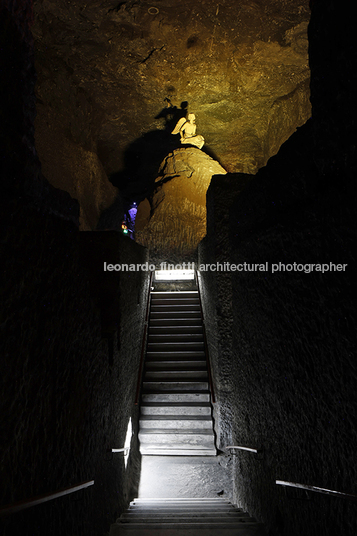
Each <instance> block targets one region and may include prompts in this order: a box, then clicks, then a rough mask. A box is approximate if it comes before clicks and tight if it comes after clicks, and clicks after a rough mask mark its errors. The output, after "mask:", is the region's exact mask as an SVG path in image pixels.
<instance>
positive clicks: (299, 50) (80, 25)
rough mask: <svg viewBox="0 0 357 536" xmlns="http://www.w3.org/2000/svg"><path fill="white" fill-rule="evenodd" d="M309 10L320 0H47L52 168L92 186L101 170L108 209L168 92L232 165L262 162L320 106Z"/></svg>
mask: <svg viewBox="0 0 357 536" xmlns="http://www.w3.org/2000/svg"><path fill="white" fill-rule="evenodd" d="M309 17H310V10H309V6H308V0H256V1H252V0H221V1H220V2H216V1H214V2H212V1H210V0H156V1H150V2H147V1H141V0H137V1H135V0H128V1H126V2H124V1H122V2H117V1H114V0H89V1H85V0H68V1H67V0H35V24H34V26H33V34H34V38H35V48H36V69H37V74H38V83H37V88H36V92H37V97H38V104H37V113H38V117H37V120H36V144H37V149H38V153H39V156H40V159H41V161H42V165H43V172H44V175H45V176H46V177H47V178H48V180H50V182H52V183H53V184H54V185H55V186H60V187H61V186H62V187H63V188H65V189H67V190H70V191H71V193H72V195H73V196H74V197H77V198H80V197H81V195H82V197H83V195H84V194H83V190H84V189H85V187H86V186H83V181H86V180H87V182H88V178H87V179H86V178H85V177H87V176H88V174H89V172H90V173H91V176H92V178H91V181H92V182H93V183H96V184H97V185H98V184H99V183H100V184H101V186H100V187H99V190H100V191H99V190H98V192H97V205H98V207H97V208H98V210H100V206H105V204H106V203H107V204H108V203H109V199H110V198H112V196H113V192H112V191H109V190H110V189H109V190H108V188H107V185H106V175H107V176H109V175H110V174H111V173H113V172H117V171H120V169H122V167H123V155H124V151H125V149H126V148H127V147H128V146H129V145H130V144H131V143H132V142H133V141H135V140H137V139H138V138H139V137H140V136H141V135H143V134H145V133H147V132H149V131H152V130H157V129H162V128H163V127H164V122H163V119H155V116H157V115H158V113H159V112H160V110H162V108H163V106H164V98H165V97H170V99H171V101H172V103H173V104H174V105H176V106H180V103H181V102H182V101H188V109H189V111H192V112H194V113H195V114H196V122H197V133H198V134H202V135H203V136H204V137H205V140H206V144H207V146H208V147H209V149H210V150H211V151H212V152H213V153H214V154H215V155H217V158H218V159H219V161H220V163H221V164H222V165H223V166H224V168H225V169H226V170H227V171H239V172H246V173H255V172H256V171H257V169H258V168H259V167H261V166H263V165H264V164H265V163H266V162H267V160H268V158H269V157H270V156H272V155H273V154H275V153H276V152H277V150H278V149H279V147H280V145H281V144H282V143H283V142H284V141H285V140H286V139H287V138H288V137H289V136H290V135H291V134H292V133H293V132H294V130H295V129H296V127H297V126H299V125H302V124H303V123H304V122H305V121H306V120H307V119H308V117H309V116H310V101H309V75H310V73H309V67H308V41H307V25H308V21H309ZM76 155H77V156H76ZM66 166H67V168H66ZM84 168H85V170H84ZM103 168H104V169H103ZM68 173H72V174H73V176H75V175H76V174H77V179H75V182H76V181H77V182H76V185H75V186H73V184H72V185H70V184H69V182H70V180H71V179H70V178H68V177H67V175H68ZM81 173H82V174H83V178H82V179H78V177H80V176H81ZM60 175H61V176H62V178H61V177H60ZM64 175H66V177H67V178H66V179H63V176H64ZM98 177H99V178H98ZM66 181H67V182H66ZM72 182H73V181H72ZM103 189H104V190H106V194H105V195H107V200H106V201H105V199H104V198H103V196H104V197H105V195H104V194H103ZM103 199H104V200H103ZM88 210H90V209H89V208H88ZM93 218H94V219H95V216H93V217H92V219H93ZM88 219H89V220H90V219H91V216H90V215H89V216H88V217H87V220H88Z"/></svg>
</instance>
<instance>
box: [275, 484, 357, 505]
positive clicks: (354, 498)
mask: <svg viewBox="0 0 357 536" xmlns="http://www.w3.org/2000/svg"><path fill="white" fill-rule="evenodd" d="M275 483H276V484H277V485H279V486H287V487H290V488H298V489H305V490H307V491H314V492H316V493H323V494H325V495H330V496H331V495H332V496H333V497H341V498H342V499H348V500H350V501H353V502H357V495H352V494H351V493H342V492H341V491H334V490H332V489H326V488H319V487H317V486H310V485H307V484H298V483H297V482H287V481H285V480H276V481H275Z"/></svg>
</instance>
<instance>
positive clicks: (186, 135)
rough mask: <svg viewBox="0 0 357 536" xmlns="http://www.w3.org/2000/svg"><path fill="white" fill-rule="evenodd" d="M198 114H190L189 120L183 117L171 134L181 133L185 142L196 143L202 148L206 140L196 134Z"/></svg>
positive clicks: (196, 145) (182, 140)
mask: <svg viewBox="0 0 357 536" xmlns="http://www.w3.org/2000/svg"><path fill="white" fill-rule="evenodd" d="M195 119H196V116H195V114H188V116H187V120H186V119H185V118H184V117H182V118H181V119H180V120H179V121H178V122H177V125H176V126H175V128H174V130H173V131H172V132H171V134H180V141H181V143H183V144H189V145H195V147H198V149H202V147H203V145H204V143H205V140H204V137H203V136H200V135H196V128H197V126H196V123H195Z"/></svg>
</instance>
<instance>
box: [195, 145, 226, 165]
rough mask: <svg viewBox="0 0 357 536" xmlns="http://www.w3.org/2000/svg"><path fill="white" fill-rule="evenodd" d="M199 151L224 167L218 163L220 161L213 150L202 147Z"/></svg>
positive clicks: (205, 146) (206, 146)
mask: <svg viewBox="0 0 357 536" xmlns="http://www.w3.org/2000/svg"><path fill="white" fill-rule="evenodd" d="M201 151H202V152H203V153H206V155H207V156H210V157H211V158H213V160H216V161H217V162H218V163H219V164H220V165H221V166H222V167H224V166H223V165H222V163H221V161H220V159H219V158H218V156H217V155H216V153H215V152H214V151H213V149H211V148H210V147H209V146H208V145H204V146H203V147H202V149H201Z"/></svg>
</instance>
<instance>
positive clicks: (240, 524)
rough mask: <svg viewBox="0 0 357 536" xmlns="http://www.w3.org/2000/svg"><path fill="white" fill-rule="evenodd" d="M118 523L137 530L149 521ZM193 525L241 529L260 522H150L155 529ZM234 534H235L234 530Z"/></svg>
mask: <svg viewBox="0 0 357 536" xmlns="http://www.w3.org/2000/svg"><path fill="white" fill-rule="evenodd" d="M117 523H118V522H117ZM118 525H122V526H125V527H126V528H130V529H135V530H137V529H140V528H144V527H146V526H147V522H146V520H143V521H142V523H118ZM192 525H194V526H195V528H196V529H199V528H206V529H225V528H231V529H234V530H236V529H239V528H240V527H249V526H250V525H252V526H253V527H254V526H257V525H258V524H257V522H256V521H255V520H252V521H235V522H229V521H226V520H223V519H220V518H217V519H216V520H210V519H208V520H207V522H204V521H201V522H200V523H197V524H195V523H192V521H191V520H188V521H187V522H182V523H180V522H176V521H174V520H173V521H172V522H171V523H170V522H167V521H166V522H163V523H160V522H157V523H155V522H153V523H150V528H153V529H154V528H155V529H178V528H180V529H181V530H182V529H184V530H187V529H190V528H192ZM262 526H263V525H261V527H262ZM193 534H195V533H193ZM211 534H212V533H211ZM232 534H234V532H233V533H232ZM248 534H249V533H248ZM253 534H254V533H253ZM263 534H264V533H263ZM217 536H218V535H217Z"/></svg>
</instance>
